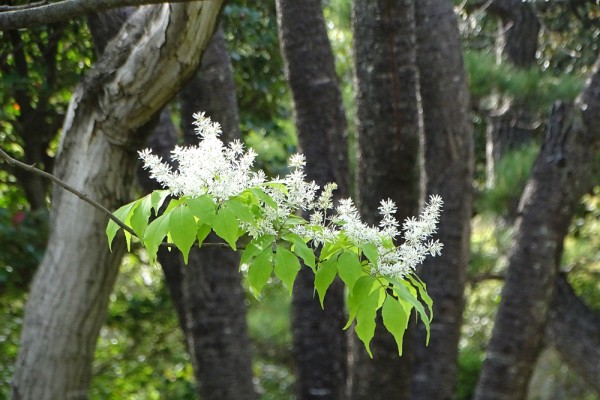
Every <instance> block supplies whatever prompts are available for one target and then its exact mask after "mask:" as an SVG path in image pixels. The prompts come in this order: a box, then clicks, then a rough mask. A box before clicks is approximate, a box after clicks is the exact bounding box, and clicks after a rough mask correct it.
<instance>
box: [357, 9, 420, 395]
mask: <svg viewBox="0 0 600 400" xmlns="http://www.w3.org/2000/svg"><path fill="white" fill-rule="evenodd" d="M414 7H415V2H414V0H402V1H398V2H390V1H388V0H378V1H372V0H356V1H355V2H354V9H353V14H354V17H353V31H354V33H353V34H354V53H355V69H356V85H357V87H356V91H357V102H356V107H357V108H356V117H357V118H356V125H357V132H356V136H357V144H358V148H357V153H358V154H357V163H356V165H357V174H356V176H357V183H356V188H357V203H358V208H359V210H360V212H361V214H362V216H363V217H364V219H365V221H366V222H367V223H369V224H378V223H379V217H380V216H379V214H378V212H377V208H378V207H379V203H380V201H381V200H382V199H386V198H390V199H392V200H394V201H395V202H396V204H397V206H398V213H397V215H396V217H397V218H398V219H399V220H400V221H404V219H406V218H407V217H408V216H412V215H416V214H417V213H418V211H419V204H420V202H421V197H422V190H421V172H420V170H421V156H422V121H421V120H420V110H421V105H420V103H419V97H418V90H419V84H418V71H417V65H416V36H415V14H414V13H415V8H414ZM355 341H356V340H355ZM404 341H405V343H404V351H403V356H402V358H400V357H399V356H398V351H397V347H396V342H395V340H394V338H393V337H392V335H390V334H389V333H388V332H387V331H386V330H385V329H384V327H383V321H382V319H381V315H378V317H377V329H376V331H375V336H374V338H373V340H372V342H371V350H372V352H373V359H370V358H369V356H368V354H367V353H366V351H365V350H364V347H363V346H362V344H360V343H355V345H354V346H353V349H354V351H353V353H352V357H353V373H352V398H353V399H357V400H359V399H408V398H409V396H410V391H409V387H410V367H411V364H412V358H413V355H414V353H413V351H412V340H411V335H410V334H407V335H406V336H405V339H404Z"/></svg>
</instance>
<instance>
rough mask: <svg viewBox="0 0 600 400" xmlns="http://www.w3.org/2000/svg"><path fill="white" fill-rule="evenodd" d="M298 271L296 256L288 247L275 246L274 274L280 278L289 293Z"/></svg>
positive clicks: (298, 265)
mask: <svg viewBox="0 0 600 400" xmlns="http://www.w3.org/2000/svg"><path fill="white" fill-rule="evenodd" d="M298 271H300V262H299V261H298V257H296V256H295V255H294V253H292V252H291V251H289V250H288V249H286V248H284V247H282V246H277V252H276V253H275V276H276V277H278V278H279V279H281V282H283V284H284V285H285V286H286V287H287V288H288V290H289V292H290V295H291V294H292V289H293V288H294V281H295V280H296V275H298Z"/></svg>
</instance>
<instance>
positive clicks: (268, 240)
mask: <svg viewBox="0 0 600 400" xmlns="http://www.w3.org/2000/svg"><path fill="white" fill-rule="evenodd" d="M274 241H275V236H273V235H263V236H260V237H257V238H255V239H252V240H251V241H250V243H248V244H247V245H246V249H245V250H244V252H243V253H242V257H241V259H240V265H242V264H249V263H250V260H251V259H252V258H253V257H254V256H255V255H257V254H258V253H260V252H261V251H263V250H264V249H266V248H267V247H268V248H272V246H273V242H274Z"/></svg>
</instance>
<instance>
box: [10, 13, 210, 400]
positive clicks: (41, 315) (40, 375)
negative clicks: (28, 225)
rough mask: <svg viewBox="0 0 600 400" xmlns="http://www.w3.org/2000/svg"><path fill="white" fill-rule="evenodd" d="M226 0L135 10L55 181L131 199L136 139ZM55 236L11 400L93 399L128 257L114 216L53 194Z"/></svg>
mask: <svg viewBox="0 0 600 400" xmlns="http://www.w3.org/2000/svg"><path fill="white" fill-rule="evenodd" d="M220 6H221V2H220V1H211V2H194V3H189V4H177V5H163V6H157V7H146V8H143V9H142V10H140V12H139V13H136V14H135V15H134V16H133V17H132V18H131V19H130V20H129V21H128V22H127V23H126V27H125V28H124V29H123V30H122V31H121V33H120V34H119V36H118V37H117V38H116V39H115V40H114V41H112V42H111V44H110V45H109V47H108V48H107V49H106V52H105V54H104V57H103V58H102V59H101V60H99V62H98V63H97V64H96V65H95V67H94V68H93V69H92V70H91V71H90V72H89V73H88V74H87V75H86V77H85V78H84V81H83V82H82V84H81V85H80V86H79V87H78V88H77V90H76V91H75V93H74V94H73V97H72V100H71V104H70V106H69V110H68V112H67V117H66V119H65V123H64V125H63V137H62V140H61V143H60V145H59V152H58V155H57V158H56V166H55V171H54V173H55V175H56V176H58V177H59V178H60V179H62V180H63V181H65V182H67V183H69V184H70V185H72V186H74V187H76V188H79V189H80V190H82V191H83V192H86V193H87V195H88V196H89V197H90V198H92V199H94V200H96V201H98V202H100V203H102V204H104V205H105V206H106V207H108V208H113V209H114V208H116V207H118V206H120V205H122V204H123V203H126V202H127V201H129V200H130V199H131V195H130V188H131V182H132V180H133V176H134V171H135V168H134V166H135V162H136V158H137V155H136V153H135V150H137V149H138V148H139V146H140V145H142V144H143V139H144V138H143V137H142V135H139V134H138V132H139V131H140V130H142V129H143V126H144V124H146V123H147V122H148V121H149V120H150V118H151V117H152V116H153V115H154V114H155V113H156V112H157V111H158V110H159V109H160V108H161V107H162V106H163V105H164V104H165V103H166V102H167V101H168V100H169V99H170V98H171V97H172V96H173V95H174V94H175V93H176V91H177V90H178V88H179V86H181V84H182V83H183V82H184V81H185V80H186V79H188V78H189V76H190V75H191V74H192V73H193V71H194V70H195V67H196V65H197V64H198V61H199V58H200V53H201V49H202V48H203V47H205V46H206V43H207V42H208V40H209V38H210V36H211V34H212V32H213V30H214V26H215V20H216V17H217V14H218V12H219V9H220ZM53 200H54V203H53V207H52V214H51V234H50V239H49V242H48V248H47V250H46V254H45V256H44V259H43V261H42V264H41V266H40V269H39V271H38V273H37V275H36V277H35V278H34V281H33V284H32V288H31V293H30V296H29V299H28V302H27V306H26V312H25V320H24V325H23V331H22V338H21V351H20V353H19V357H18V360H17V365H16V372H15V376H14V378H13V383H12V398H13V399H15V400H21V399H36V400H40V399H67V400H70V399H78V398H86V396H87V389H88V386H89V381H90V375H91V361H92V357H93V353H94V348H95V343H96V339H97V335H98V331H99V329H100V326H101V324H102V321H103V319H104V315H105V311H106V305H107V303H108V297H109V294H110V292H111V290H112V287H113V284H114V281H115V278H116V275H117V271H118V265H119V261H120V258H121V255H122V253H123V249H122V246H123V245H122V243H118V244H117V243H115V249H114V252H113V253H110V252H109V251H108V247H107V246H106V239H105V235H104V229H105V226H106V223H107V217H106V216H105V215H104V214H102V213H100V212H99V211H97V210H96V209H94V208H92V207H91V206H90V205H88V204H87V203H84V202H82V201H81V200H80V199H78V198H76V197H75V196H73V195H71V194H69V193H64V192H62V191H61V190H60V189H58V190H55V192H54V197H53Z"/></svg>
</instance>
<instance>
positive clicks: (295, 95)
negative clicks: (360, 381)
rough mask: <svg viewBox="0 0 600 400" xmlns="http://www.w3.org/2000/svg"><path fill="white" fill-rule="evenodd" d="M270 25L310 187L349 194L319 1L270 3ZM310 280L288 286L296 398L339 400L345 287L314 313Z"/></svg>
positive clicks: (307, 275)
mask: <svg viewBox="0 0 600 400" xmlns="http://www.w3.org/2000/svg"><path fill="white" fill-rule="evenodd" d="M277 22H278V27H279V37H280V45H281V50H282V53H283V56H284V57H283V58H284V62H285V69H286V76H287V80H288V83H289V85H290V89H291V92H292V100H293V110H294V118H295V121H296V129H297V133H298V142H299V144H300V148H301V151H303V152H304V154H305V156H306V159H307V166H306V174H307V177H308V179H309V180H314V181H316V182H317V183H318V184H320V185H324V184H326V183H327V182H337V184H338V195H339V196H347V195H348V180H349V178H348V165H347V155H348V148H347V144H346V140H347V137H346V119H345V115H344V110H343V105H342V98H341V94H340V90H339V86H338V80H337V76H336V72H335V65H334V60H333V53H332V50H331V45H330V43H329V39H328V37H327V31H326V28H325V20H324V18H323V11H322V6H321V1H320V0H307V1H295V0H277ZM313 280H314V275H313V273H312V272H311V271H310V270H308V268H303V270H302V271H301V272H300V274H299V275H298V277H297V279H296V282H295V284H294V290H293V300H292V329H293V338H294V339H293V340H294V343H293V344H294V363H295V367H296V372H297V383H296V392H297V393H298V398H300V399H343V398H345V381H346V376H347V359H346V350H347V336H346V333H345V332H344V331H343V330H342V327H343V326H344V323H345V315H344V314H345V313H344V292H343V290H344V288H343V285H342V284H341V283H340V282H336V283H334V285H332V286H331V287H330V288H329V290H328V292H327V297H326V299H325V308H324V309H321V306H320V304H319V301H318V299H317V298H316V297H315V296H314V284H313Z"/></svg>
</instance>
